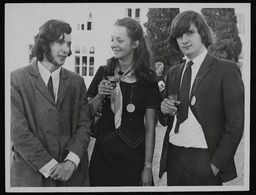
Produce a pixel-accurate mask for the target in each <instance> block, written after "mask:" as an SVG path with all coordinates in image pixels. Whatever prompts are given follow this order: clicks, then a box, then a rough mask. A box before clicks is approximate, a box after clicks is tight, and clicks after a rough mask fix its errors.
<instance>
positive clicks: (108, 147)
mask: <svg viewBox="0 0 256 195" xmlns="http://www.w3.org/2000/svg"><path fill="white" fill-rule="evenodd" d="M111 48H112V50H113V57H112V58H111V59H109V60H108V62H107V65H105V66H101V67H100V68H99V69H98V71H97V73H96V75H95V77H94V78H93V80H92V83H91V85H90V86H89V89H88V99H89V102H90V106H91V114H92V115H94V114H95V113H96V112H97V110H98V108H99V107H100V105H101V104H102V105H103V106H102V118H101V119H100V124H99V128H100V132H99V136H98V137H97V138H96V142H95V145H94V148H93V152H92V156H91V160H90V165H89V174H90V181H91V186H140V185H143V186H150V185H153V175H152V160H153V152H154V146H155V125H156V124H155V121H156V117H157V109H159V108H160V102H161V97H160V93H159V90H158V86H157V83H156V82H155V77H156V76H155V72H154V70H151V69H150V54H149V51H148V49H147V45H146V41H145V38H144V35H143V29H142V27H141V25H140V24H139V23H138V22H137V21H136V20H134V19H132V18H123V19H118V20H117V21H116V23H115V25H114V30H113V34H112V36H111ZM104 75H105V77H104ZM109 75H110V76H111V75H112V76H114V78H115V80H116V84H115V85H116V86H113V85H110V81H109V80H108V76H109Z"/></svg>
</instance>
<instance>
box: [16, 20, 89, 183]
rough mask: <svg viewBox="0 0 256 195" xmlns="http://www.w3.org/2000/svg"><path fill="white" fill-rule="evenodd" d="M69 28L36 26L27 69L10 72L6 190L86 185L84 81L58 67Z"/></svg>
mask: <svg viewBox="0 0 256 195" xmlns="http://www.w3.org/2000/svg"><path fill="white" fill-rule="evenodd" d="M70 47H71V27H70V25H69V24H68V23H65V22H63V21H59V20H49V21H47V22H46V23H45V24H44V25H43V26H41V27H40V29H39V33H38V34H37V36H36V37H35V45H34V46H33V49H32V53H33V54H34V56H35V57H36V59H35V60H34V61H33V62H32V64H31V65H29V66H26V67H24V68H20V69H18V70H16V71H14V72H12V73H11V142H12V151H13V153H14V155H13V158H12V159H11V187H25V186H26V187H46V186H48V187H49V186H52V187H54V186H88V185H89V175H88V154H87V147H88V144H89V141H90V136H89V123H90V119H89V105H88V101H87V90H86V87H85V84H84V79H83V78H82V77H81V76H79V75H78V74H76V73H73V72H71V71H68V70H66V69H65V68H62V65H63V64H64V63H65V60H66V58H67V57H68V56H70V55H71V49H70Z"/></svg>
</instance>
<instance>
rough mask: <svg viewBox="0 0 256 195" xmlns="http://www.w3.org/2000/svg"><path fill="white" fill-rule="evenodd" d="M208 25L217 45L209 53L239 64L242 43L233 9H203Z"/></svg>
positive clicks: (211, 47)
mask: <svg viewBox="0 0 256 195" xmlns="http://www.w3.org/2000/svg"><path fill="white" fill-rule="evenodd" d="M201 12H202V14H203V15H204V17H205V20H206V22H207V24H208V25H209V26H210V27H211V28H212V30H213V31H214V34H215V43H213V44H212V45H211V46H210V47H209V49H208V51H209V52H210V53H211V54H213V55H214V56H216V57H219V58H224V59H229V60H232V61H235V62H238V57H239V55H240V53H241V50H242V42H241V39H240V37H239V36H238V29H237V26H236V23H237V17H236V15H235V11H234V9H233V8H203V9H202V10H201Z"/></svg>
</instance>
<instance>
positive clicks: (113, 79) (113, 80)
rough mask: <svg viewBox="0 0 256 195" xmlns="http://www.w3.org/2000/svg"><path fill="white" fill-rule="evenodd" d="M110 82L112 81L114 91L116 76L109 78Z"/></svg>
mask: <svg viewBox="0 0 256 195" xmlns="http://www.w3.org/2000/svg"><path fill="white" fill-rule="evenodd" d="M107 78H108V80H109V81H110V86H111V87H113V89H115V88H116V82H117V81H116V78H115V77H114V76H107Z"/></svg>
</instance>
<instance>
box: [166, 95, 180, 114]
mask: <svg viewBox="0 0 256 195" xmlns="http://www.w3.org/2000/svg"><path fill="white" fill-rule="evenodd" d="M168 99H169V100H170V101H171V102H172V103H173V104H174V106H175V107H176V108H177V106H178V94H171V95H168ZM173 115H178V112H177V111H175V112H174V113H173Z"/></svg>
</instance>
